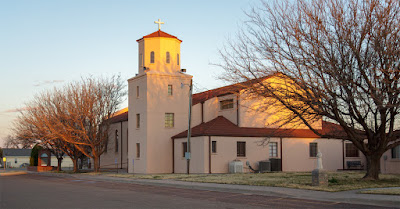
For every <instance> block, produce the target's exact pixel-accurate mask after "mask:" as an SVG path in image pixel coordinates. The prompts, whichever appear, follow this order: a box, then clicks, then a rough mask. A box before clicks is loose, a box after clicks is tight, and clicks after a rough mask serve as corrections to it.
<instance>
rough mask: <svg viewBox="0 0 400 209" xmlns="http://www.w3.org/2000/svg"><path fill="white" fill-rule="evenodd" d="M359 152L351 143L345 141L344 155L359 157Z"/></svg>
mask: <svg viewBox="0 0 400 209" xmlns="http://www.w3.org/2000/svg"><path fill="white" fill-rule="evenodd" d="M359 156H360V155H359V152H358V149H357V147H356V146H354V144H353V143H346V157H359Z"/></svg>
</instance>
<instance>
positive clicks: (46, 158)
mask: <svg viewBox="0 0 400 209" xmlns="http://www.w3.org/2000/svg"><path fill="white" fill-rule="evenodd" d="M40 161H41V166H48V163H49V156H48V155H47V154H46V153H43V154H41V155H40Z"/></svg>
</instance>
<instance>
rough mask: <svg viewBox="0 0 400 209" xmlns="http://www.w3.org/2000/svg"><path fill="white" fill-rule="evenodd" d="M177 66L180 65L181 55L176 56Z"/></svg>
mask: <svg viewBox="0 0 400 209" xmlns="http://www.w3.org/2000/svg"><path fill="white" fill-rule="evenodd" d="M176 64H177V65H179V54H177V55H176Z"/></svg>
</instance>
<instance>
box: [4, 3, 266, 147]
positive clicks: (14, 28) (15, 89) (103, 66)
mask: <svg viewBox="0 0 400 209" xmlns="http://www.w3.org/2000/svg"><path fill="white" fill-rule="evenodd" d="M258 4H260V2H259V1H258V0H202V1H187V0H168V1H165V0H148V1H136V0H113V1H109V0H57V1H54V0H47V1H46V0H35V1H32V0H0V72H1V75H0V101H1V102H0V147H1V146H2V143H3V142H2V139H4V138H5V137H6V136H7V135H9V134H11V133H12V132H11V128H12V124H13V122H14V121H15V118H16V117H17V115H18V110H19V109H23V108H24V104H25V103H27V102H29V101H30V100H32V98H33V97H34V95H36V94H39V93H41V92H43V91H46V90H51V89H53V88H54V87H61V86H63V85H65V84H67V83H68V82H71V81H74V80H79V79H80V78H81V77H88V76H112V75H121V77H122V78H123V79H124V80H127V79H129V78H131V77H133V76H134V75H135V74H136V73H137V71H138V69H137V66H138V48H137V47H138V46H137V43H136V40H137V39H139V38H141V37H143V36H145V35H148V34H150V33H152V32H154V31H156V30H157V29H158V25H157V24H154V21H156V20H158V19H161V21H163V22H165V24H163V25H162V26H161V30H163V31H164V32H167V33H169V34H171V35H174V36H177V37H178V38H179V39H181V40H183V42H182V44H181V67H182V68H185V69H187V73H188V74H191V75H193V76H194V79H193V82H194V90H195V92H201V91H206V90H209V89H213V88H217V87H220V86H223V85H226V83H224V82H223V81H221V80H218V78H217V77H218V76H219V75H221V74H222V73H223V70H222V69H221V68H219V67H217V66H215V65H214V64H218V63H221V59H220V57H219V54H218V50H219V49H222V47H223V46H224V44H226V43H227V42H228V39H234V38H235V34H236V33H237V31H238V29H239V28H240V25H242V23H243V21H245V20H246V15H245V14H244V11H249V9H251V7H253V6H257V5H258ZM126 106H127V100H125V102H124V103H123V105H122V106H121V108H123V107H126Z"/></svg>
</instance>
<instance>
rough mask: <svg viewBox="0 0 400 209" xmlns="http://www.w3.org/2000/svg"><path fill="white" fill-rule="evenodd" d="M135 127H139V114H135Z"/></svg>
mask: <svg viewBox="0 0 400 209" xmlns="http://www.w3.org/2000/svg"><path fill="white" fill-rule="evenodd" d="M136 128H140V114H136Z"/></svg>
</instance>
